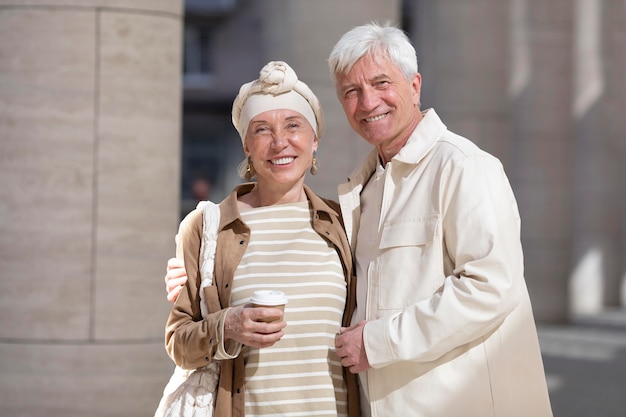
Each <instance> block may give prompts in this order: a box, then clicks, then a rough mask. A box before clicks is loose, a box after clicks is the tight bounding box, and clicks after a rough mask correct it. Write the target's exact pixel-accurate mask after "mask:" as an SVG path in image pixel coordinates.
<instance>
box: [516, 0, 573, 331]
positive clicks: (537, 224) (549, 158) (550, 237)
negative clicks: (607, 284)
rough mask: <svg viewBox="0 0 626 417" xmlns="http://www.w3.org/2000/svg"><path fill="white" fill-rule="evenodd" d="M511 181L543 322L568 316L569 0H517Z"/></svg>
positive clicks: (529, 278)
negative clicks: (555, 0)
mask: <svg viewBox="0 0 626 417" xmlns="http://www.w3.org/2000/svg"><path fill="white" fill-rule="evenodd" d="M510 7H511V9H510V22H511V32H510V36H511V56H510V59H511V63H512V65H511V81H510V94H511V105H510V112H511V118H512V129H511V132H512V138H513V152H512V154H511V155H512V159H513V171H512V175H511V181H512V183H513V186H514V189H515V192H516V195H517V200H518V204H519V206H520V212H521V216H522V238H523V239H522V240H523V244H524V252H525V265H526V273H525V275H526V279H527V281H528V286H529V291H530V295H531V299H532V301H533V307H534V313H535V317H536V318H537V320H539V321H541V320H543V321H557V322H558V321H565V320H567V318H568V304H567V301H568V300H567V277H568V273H569V268H570V265H571V233H572V232H571V229H572V210H573V208H572V203H573V190H572V187H573V183H572V172H573V171H572V164H573V152H574V147H575V145H574V140H573V137H572V131H571V123H570V120H571V117H570V114H571V113H570V109H571V85H572V81H571V79H572V78H571V77H572V76H571V52H570V51H571V48H572V10H573V6H572V5H571V4H570V2H544V1H540V0H512V1H511V2H510Z"/></svg>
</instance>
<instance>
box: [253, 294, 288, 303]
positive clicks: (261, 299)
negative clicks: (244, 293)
mask: <svg viewBox="0 0 626 417" xmlns="http://www.w3.org/2000/svg"><path fill="white" fill-rule="evenodd" d="M250 302H251V303H253V304H259V305H266V306H273V305H280V304H287V297H286V296H285V293H284V292H282V291H276V290H261V291H255V292H254V294H252V298H250Z"/></svg>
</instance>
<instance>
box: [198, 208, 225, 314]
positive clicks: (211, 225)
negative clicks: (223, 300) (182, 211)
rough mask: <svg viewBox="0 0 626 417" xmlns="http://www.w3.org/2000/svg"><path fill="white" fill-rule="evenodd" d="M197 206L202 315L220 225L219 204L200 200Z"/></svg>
mask: <svg viewBox="0 0 626 417" xmlns="http://www.w3.org/2000/svg"><path fill="white" fill-rule="evenodd" d="M198 207H202V240H201V241H200V259H199V261H200V262H199V264H200V265H199V266H200V277H201V278H202V281H201V282H200V311H201V312H202V317H206V316H207V314H208V313H209V312H208V308H207V304H206V300H205V299H204V291H203V290H204V288H206V287H210V286H211V285H213V269H214V267H215V248H216V247H217V234H218V229H219V226H220V206H219V204H215V203H213V202H212V201H201V202H200V203H198Z"/></svg>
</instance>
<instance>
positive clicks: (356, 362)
mask: <svg viewBox="0 0 626 417" xmlns="http://www.w3.org/2000/svg"><path fill="white" fill-rule="evenodd" d="M366 323H367V321H365V320H363V321H361V322H360V323H357V324H355V325H354V326H350V327H342V328H341V330H340V332H339V334H337V336H335V349H336V352H337V356H339V358H340V359H341V364H342V365H343V366H344V367H346V368H348V369H349V370H350V372H352V373H353V374H358V373H359V372H363V371H366V370H368V369H369V368H371V366H370V363H369V361H368V360H367V353H366V352H365V346H363V328H364V327H365V324H366Z"/></svg>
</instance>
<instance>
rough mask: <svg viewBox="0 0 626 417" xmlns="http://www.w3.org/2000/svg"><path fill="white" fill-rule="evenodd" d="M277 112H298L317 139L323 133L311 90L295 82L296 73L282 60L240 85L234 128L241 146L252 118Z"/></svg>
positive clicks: (296, 79)
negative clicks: (257, 76) (252, 79)
mask: <svg viewBox="0 0 626 417" xmlns="http://www.w3.org/2000/svg"><path fill="white" fill-rule="evenodd" d="M278 109H289V110H294V111H297V112H298V113H300V114H301V115H302V116H304V118H305V119H306V120H307V121H308V122H309V124H310V125H311V127H312V128H313V130H314V131H315V134H316V136H317V138H318V139H319V138H320V137H321V136H322V133H323V131H324V114H323V113H322V107H321V106H320V103H319V100H318V99H317V97H316V96H315V94H313V92H312V91H311V89H310V88H309V87H308V86H307V85H306V84H305V83H303V82H302V81H299V80H298V76H297V75H296V73H295V71H294V70H293V69H292V68H291V67H290V66H289V65H287V64H286V63H285V62H282V61H272V62H269V63H267V64H266V65H265V66H264V67H263V69H261V72H260V75H259V79H258V80H254V81H251V82H249V83H246V84H244V85H242V86H241V88H240V89H239V94H238V95H237V97H235V101H234V102H233V111H232V120H233V125H234V126H235V128H236V129H237V131H238V132H239V136H240V137H241V143H244V141H245V139H246V133H247V131H248V125H249V124H250V120H252V119H253V118H254V117H255V116H257V115H259V114H261V113H263V112H266V111H269V110H278Z"/></svg>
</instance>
